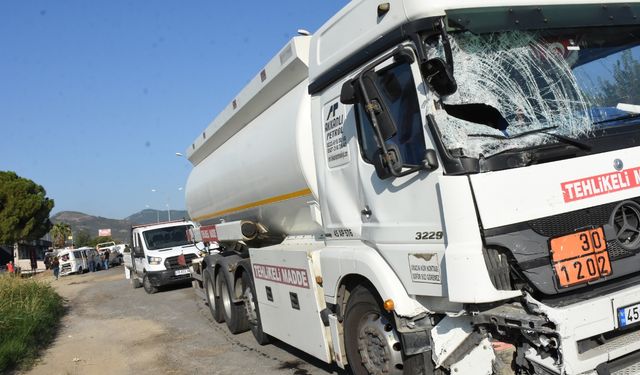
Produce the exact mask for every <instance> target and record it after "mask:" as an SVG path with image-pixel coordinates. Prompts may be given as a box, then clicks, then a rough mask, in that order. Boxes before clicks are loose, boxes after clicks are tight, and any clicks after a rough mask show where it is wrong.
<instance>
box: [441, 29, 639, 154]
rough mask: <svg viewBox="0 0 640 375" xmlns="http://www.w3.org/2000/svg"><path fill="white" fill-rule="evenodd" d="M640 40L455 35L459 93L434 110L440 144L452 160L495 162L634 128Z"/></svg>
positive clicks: (617, 33)
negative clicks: (507, 154) (503, 155)
mask: <svg viewBox="0 0 640 375" xmlns="http://www.w3.org/2000/svg"><path fill="white" fill-rule="evenodd" d="M639 35H640V34H639V30H638V29H637V28H621V27H618V28H595V27H593V28H580V29H570V30H567V29H563V30H562V31H552V30H544V31H533V32H524V31H512V32H503V33H492V34H483V35H474V34H472V33H470V32H461V33H457V34H451V35H450V40H451V48H452V53H453V68H454V76H455V78H456V81H457V84H458V90H457V91H456V92H455V93H454V94H452V95H450V96H447V97H443V98H441V99H442V100H441V105H440V106H439V108H438V109H437V110H436V112H435V119H436V122H437V124H438V126H439V128H440V131H441V133H442V137H443V142H444V143H445V145H446V147H447V148H448V149H449V150H450V151H451V152H452V154H454V155H459V156H467V157H474V158H479V157H490V156H492V155H495V154H498V153H500V152H502V151H506V150H514V149H522V148H529V147H535V146H538V145H543V144H549V143H558V142H562V141H564V143H567V140H570V141H573V140H575V139H580V140H581V141H584V142H586V143H587V144H588V143H592V142H597V138H598V135H601V134H603V131H606V129H607V128H611V127H615V126H625V125H633V124H635V123H637V121H638V117H637V116H638V114H640V92H639V91H640V86H639V84H640V82H639V80H640V63H639V62H638V55H639V51H638V47H637V44H638V40H639V39H638V36H639ZM436 54H438V55H440V56H438V57H443V56H444V53H436ZM571 143H572V144H575V143H574V142H571Z"/></svg>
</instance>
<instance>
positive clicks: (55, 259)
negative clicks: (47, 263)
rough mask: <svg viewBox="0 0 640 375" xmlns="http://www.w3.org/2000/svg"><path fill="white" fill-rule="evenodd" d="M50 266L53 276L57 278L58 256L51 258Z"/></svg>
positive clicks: (58, 271)
mask: <svg viewBox="0 0 640 375" xmlns="http://www.w3.org/2000/svg"><path fill="white" fill-rule="evenodd" d="M51 268H52V269H53V276H55V278H56V280H58V276H59V275H60V261H59V260H58V257H54V258H53V262H51Z"/></svg>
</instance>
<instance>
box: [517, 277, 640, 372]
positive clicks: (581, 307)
mask: <svg viewBox="0 0 640 375" xmlns="http://www.w3.org/2000/svg"><path fill="white" fill-rule="evenodd" d="M638 303H640V286H634V287H630V288H626V289H624V290H620V291H617V292H613V293H609V294H607V295H605V296H600V297H594V298H590V299H588V300H585V301H580V302H576V303H573V304H571V305H568V306H562V307H552V306H548V305H545V304H543V303H541V302H539V301H536V300H535V299H533V298H531V297H530V296H528V297H527V304H528V306H529V307H531V308H532V309H534V310H535V312H538V313H540V314H543V315H544V316H546V317H547V318H548V319H549V321H550V322H552V323H553V324H554V325H555V330H556V332H557V335H558V338H559V341H560V345H559V348H558V349H559V356H560V358H559V359H553V358H551V357H547V358H543V357H542V356H540V355H539V353H538V352H537V351H536V350H533V348H531V349H529V350H528V353H526V355H525V356H526V358H527V359H528V360H529V361H531V362H532V363H535V365H536V366H540V367H542V368H544V369H545V370H546V371H549V372H550V373H552V374H567V375H573V374H581V375H596V374H597V375H605V374H618V373H619V374H636V373H638V374H640V357H638V356H637V355H636V354H640V324H639V325H634V324H631V325H628V326H625V327H621V323H620V321H619V318H618V309H620V308H624V307H626V306H631V305H634V304H638ZM636 357H637V358H636ZM634 367H637V370H634V369H633V368H634Z"/></svg>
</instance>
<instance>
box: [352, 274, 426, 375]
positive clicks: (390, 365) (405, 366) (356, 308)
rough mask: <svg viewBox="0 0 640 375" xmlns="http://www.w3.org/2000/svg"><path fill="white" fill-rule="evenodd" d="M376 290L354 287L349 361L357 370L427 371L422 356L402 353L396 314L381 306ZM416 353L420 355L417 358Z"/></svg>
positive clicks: (368, 371)
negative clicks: (395, 318)
mask: <svg viewBox="0 0 640 375" xmlns="http://www.w3.org/2000/svg"><path fill="white" fill-rule="evenodd" d="M380 305H381V304H380V302H379V301H378V299H377V298H376V297H375V292H374V291H372V290H371V288H370V287H367V286H364V285H359V286H357V287H355V288H354V289H353V291H351V295H350V296H349V300H348V301H347V307H346V309H345V318H344V327H345V328H344V329H345V332H344V340H345V346H346V348H345V349H346V352H347V361H348V363H349V366H350V368H351V371H352V372H353V373H354V374H357V375H360V374H398V375H401V374H424V375H432V374H433V371H428V369H425V367H424V365H422V366H420V362H421V361H422V358H423V356H422V355H421V354H418V355H416V356H411V357H409V358H404V356H403V355H402V344H401V342H400V337H399V335H398V332H397V331H396V328H395V324H394V320H393V316H392V315H391V314H389V313H387V312H386V311H383V310H382V308H381V307H380ZM414 357H417V358H414Z"/></svg>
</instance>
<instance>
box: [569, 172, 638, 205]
mask: <svg viewBox="0 0 640 375" xmlns="http://www.w3.org/2000/svg"><path fill="white" fill-rule="evenodd" d="M638 186H640V167H636V168H629V169H624V170H621V171H619V172H612V173H605V174H601V175H597V176H592V177H586V178H581V179H579V180H573V181H568V182H563V183H561V184H560V187H561V188H562V196H563V198H564V201H565V202H566V203H568V202H573V201H577V200H580V199H586V198H591V197H596V196H598V195H603V194H609V193H614V192H616V191H620V190H626V189H631V188H635V187H638Z"/></svg>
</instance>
